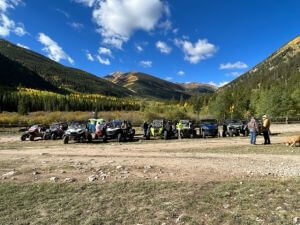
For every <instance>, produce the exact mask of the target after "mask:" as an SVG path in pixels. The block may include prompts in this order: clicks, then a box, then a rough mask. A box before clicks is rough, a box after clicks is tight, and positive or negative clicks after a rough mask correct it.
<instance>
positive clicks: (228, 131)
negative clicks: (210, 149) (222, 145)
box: [222, 119, 248, 137]
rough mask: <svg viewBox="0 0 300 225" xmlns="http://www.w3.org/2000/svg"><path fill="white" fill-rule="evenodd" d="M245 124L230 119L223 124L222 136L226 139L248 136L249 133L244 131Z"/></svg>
mask: <svg viewBox="0 0 300 225" xmlns="http://www.w3.org/2000/svg"><path fill="white" fill-rule="evenodd" d="M244 127H245V125H244V123H243V122H242V121H241V120H239V119H228V120H226V121H225V122H224V124H223V132H222V136H223V137H226V136H229V137H233V136H240V135H243V136H247V135H248V133H247V131H246V130H245V129H244Z"/></svg>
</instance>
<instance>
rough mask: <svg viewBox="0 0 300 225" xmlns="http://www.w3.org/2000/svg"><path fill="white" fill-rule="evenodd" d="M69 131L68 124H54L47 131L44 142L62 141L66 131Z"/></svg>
mask: <svg viewBox="0 0 300 225" xmlns="http://www.w3.org/2000/svg"><path fill="white" fill-rule="evenodd" d="M67 129H68V124H67V123H54V124H52V125H51V126H50V128H49V129H47V130H46V132H45V134H44V140H49V139H51V140H56V139H62V138H63V136H64V133H65V131H66V130H67Z"/></svg>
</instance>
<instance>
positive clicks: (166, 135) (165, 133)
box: [164, 130, 168, 140]
mask: <svg viewBox="0 0 300 225" xmlns="http://www.w3.org/2000/svg"><path fill="white" fill-rule="evenodd" d="M164 140H168V131H166V130H165V131H164Z"/></svg>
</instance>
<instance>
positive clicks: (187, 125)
mask: <svg viewBox="0 0 300 225" xmlns="http://www.w3.org/2000/svg"><path fill="white" fill-rule="evenodd" d="M179 123H180V124H182V128H181V131H180V133H181V137H182V138H195V137H196V136H197V132H196V129H195V123H194V122H193V121H191V120H180V121H179ZM177 136H178V135H177Z"/></svg>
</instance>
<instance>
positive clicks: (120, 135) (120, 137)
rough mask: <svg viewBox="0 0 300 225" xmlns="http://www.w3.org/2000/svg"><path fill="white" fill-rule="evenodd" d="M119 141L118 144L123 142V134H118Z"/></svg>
mask: <svg viewBox="0 0 300 225" xmlns="http://www.w3.org/2000/svg"><path fill="white" fill-rule="evenodd" d="M117 140H118V142H121V141H122V134H121V133H118V137H117Z"/></svg>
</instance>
